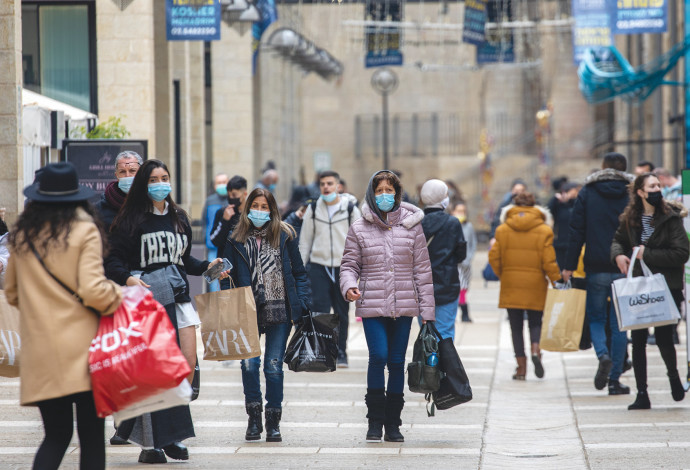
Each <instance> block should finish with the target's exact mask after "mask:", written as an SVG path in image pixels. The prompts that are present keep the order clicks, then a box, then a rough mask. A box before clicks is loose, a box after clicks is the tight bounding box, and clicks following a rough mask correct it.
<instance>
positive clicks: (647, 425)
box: [578, 421, 690, 430]
mask: <svg viewBox="0 0 690 470" xmlns="http://www.w3.org/2000/svg"><path fill="white" fill-rule="evenodd" d="M687 426H690V422H683V421H679V422H668V423H606V424H581V425H580V426H578V427H579V428H580V429H584V430H587V429H611V428H659V429H662V428H680V427H687Z"/></svg>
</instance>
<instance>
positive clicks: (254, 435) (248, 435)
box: [244, 401, 264, 441]
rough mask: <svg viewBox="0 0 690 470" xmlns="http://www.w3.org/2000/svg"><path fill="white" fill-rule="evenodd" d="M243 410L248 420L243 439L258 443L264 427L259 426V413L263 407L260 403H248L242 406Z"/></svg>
mask: <svg viewBox="0 0 690 470" xmlns="http://www.w3.org/2000/svg"><path fill="white" fill-rule="evenodd" d="M244 408H245V410H247V415H248V416H249V419H248V420H247V432H245V433H244V439H245V440H247V441H258V440H259V439H261V433H262V432H263V431H264V427H263V425H262V424H261V412H262V411H263V407H262V406H261V402H259V401H257V402H249V403H245V404H244Z"/></svg>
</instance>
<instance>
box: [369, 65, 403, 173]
mask: <svg viewBox="0 0 690 470" xmlns="http://www.w3.org/2000/svg"><path fill="white" fill-rule="evenodd" d="M371 86H372V87H373V88H374V90H376V92H377V93H378V94H380V95H381V101H382V112H381V114H382V119H381V120H382V121H383V169H384V170H388V95H390V94H391V93H393V92H394V91H395V89H396V88H398V76H397V75H396V74H395V72H393V71H392V70H391V69H388V68H383V69H378V70H377V71H376V72H374V74H373V75H372V76H371Z"/></svg>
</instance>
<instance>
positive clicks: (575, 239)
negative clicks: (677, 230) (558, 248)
mask: <svg viewBox="0 0 690 470" xmlns="http://www.w3.org/2000/svg"><path fill="white" fill-rule="evenodd" d="M632 180H633V176H632V175H630V174H628V173H624V172H622V171H617V170H614V169H611V168H606V169H603V170H600V171H597V172H596V173H593V174H592V175H590V176H589V177H588V178H587V180H586V181H585V187H584V188H582V190H580V193H579V194H578V196H577V199H576V200H575V206H574V207H573V212H572V214H571V216H570V237H569V240H568V254H567V255H566V260H565V266H564V267H563V269H567V270H568V271H575V269H576V268H577V260H578V258H579V257H580V251H581V250H582V245H585V258H584V262H585V273H587V274H591V273H618V272H619V271H618V267H617V266H615V265H614V264H613V263H611V259H610V252H611V242H612V241H613V235H614V234H615V233H616V230H617V229H618V225H619V221H618V217H619V216H620V215H621V213H622V212H623V210H624V209H625V206H627V205H628V184H630V182H632Z"/></svg>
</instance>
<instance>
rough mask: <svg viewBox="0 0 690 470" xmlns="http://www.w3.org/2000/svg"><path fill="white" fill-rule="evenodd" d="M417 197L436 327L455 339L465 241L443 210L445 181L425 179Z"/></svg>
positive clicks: (455, 224) (447, 200)
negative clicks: (428, 264)
mask: <svg viewBox="0 0 690 470" xmlns="http://www.w3.org/2000/svg"><path fill="white" fill-rule="evenodd" d="M421 199H422V203H423V204H424V206H425V208H424V219H422V228H423V229H424V236H425V237H426V242H427V249H428V250H429V260H430V261H431V270H432V274H433V278H434V300H435V301H436V328H437V329H438V331H439V333H440V334H441V337H442V338H453V339H455V317H456V316H457V314H458V297H459V296H460V278H459V275H458V265H459V264H460V263H461V262H462V261H463V260H464V259H465V255H466V253H467V251H466V250H467V244H466V243H465V237H464V236H463V234H462V225H461V224H460V221H459V220H458V219H457V218H456V217H453V216H451V215H450V214H447V213H446V212H445V209H446V207H448V202H449V198H448V186H447V185H446V183H444V182H443V181H441V180H436V179H433V180H429V181H427V182H426V183H424V186H422V191H421Z"/></svg>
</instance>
